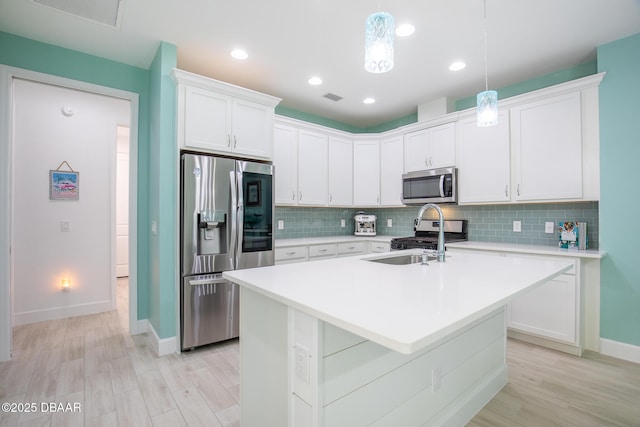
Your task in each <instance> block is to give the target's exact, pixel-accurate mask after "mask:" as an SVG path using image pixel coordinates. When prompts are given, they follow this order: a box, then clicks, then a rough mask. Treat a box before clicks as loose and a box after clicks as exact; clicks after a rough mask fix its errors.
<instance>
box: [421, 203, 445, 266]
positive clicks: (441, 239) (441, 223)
mask: <svg viewBox="0 0 640 427" xmlns="http://www.w3.org/2000/svg"><path fill="white" fill-rule="evenodd" d="M429 208H433V209H435V210H436V211H437V212H438V249H437V252H436V259H437V260H438V262H444V261H445V256H444V215H443V214H442V209H440V206H438V205H436V204H435V203H427V204H426V205H424V206H422V207H421V208H420V211H419V212H418V217H417V218H416V220H415V226H416V229H417V228H418V226H419V225H420V223H421V222H422V215H424V213H425V212H426V211H427V209H429Z"/></svg>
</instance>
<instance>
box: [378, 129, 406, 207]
mask: <svg viewBox="0 0 640 427" xmlns="http://www.w3.org/2000/svg"><path fill="white" fill-rule="evenodd" d="M403 160H404V152H403V144H402V137H401V136H397V137H394V138H390V139H384V140H382V141H380V204H381V205H383V206H402V173H403V170H404V167H403Z"/></svg>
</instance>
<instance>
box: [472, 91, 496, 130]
mask: <svg viewBox="0 0 640 427" xmlns="http://www.w3.org/2000/svg"><path fill="white" fill-rule="evenodd" d="M477 103H478V126H481V127H486V126H494V125H497V124H498V92H496V91H495V90H485V91H484V92H480V93H479V94H478V97H477Z"/></svg>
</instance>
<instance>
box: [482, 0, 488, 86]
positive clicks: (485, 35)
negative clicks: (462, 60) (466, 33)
mask: <svg viewBox="0 0 640 427" xmlns="http://www.w3.org/2000/svg"><path fill="white" fill-rule="evenodd" d="M483 2H484V90H485V91H488V90H489V78H488V76H487V0H483Z"/></svg>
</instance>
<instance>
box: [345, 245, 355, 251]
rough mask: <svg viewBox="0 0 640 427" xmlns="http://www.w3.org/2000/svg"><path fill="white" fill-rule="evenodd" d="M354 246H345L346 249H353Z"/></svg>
mask: <svg viewBox="0 0 640 427" xmlns="http://www.w3.org/2000/svg"><path fill="white" fill-rule="evenodd" d="M355 248H356V247H355V246H347V249H349V250H350V251H352V250H354V249H355Z"/></svg>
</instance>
